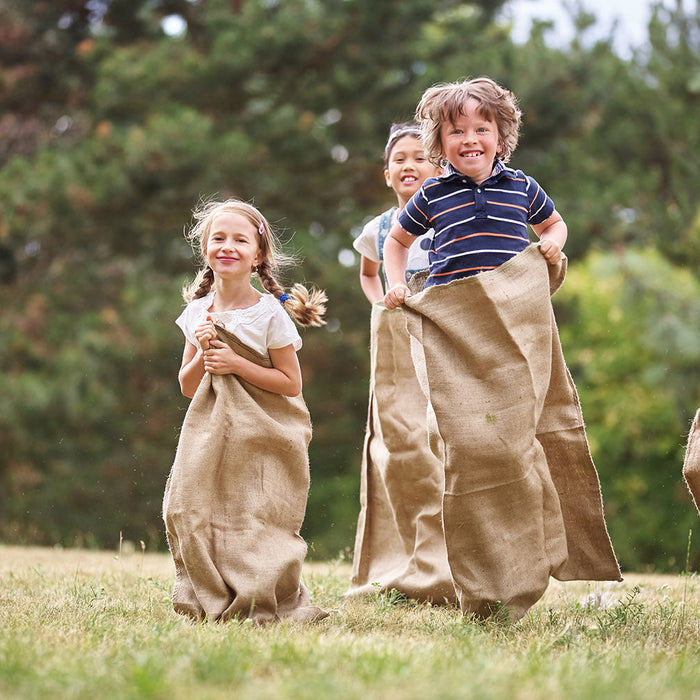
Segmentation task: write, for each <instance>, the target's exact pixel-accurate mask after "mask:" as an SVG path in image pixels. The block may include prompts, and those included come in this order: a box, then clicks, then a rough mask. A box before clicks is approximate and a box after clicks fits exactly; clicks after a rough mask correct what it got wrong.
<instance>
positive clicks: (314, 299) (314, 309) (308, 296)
mask: <svg viewBox="0 0 700 700" xmlns="http://www.w3.org/2000/svg"><path fill="white" fill-rule="evenodd" d="M258 276H259V277H260V282H261V283H262V286H263V287H265V289H266V290H267V291H268V292H270V294H272V295H273V296H275V297H276V298H277V299H279V300H280V302H281V303H282V305H283V306H284V308H285V309H286V310H287V313H289V315H290V316H291V317H292V318H293V319H294V320H295V321H296V322H297V323H298V324H299V325H300V326H324V325H325V324H326V322H325V321H324V320H323V315H324V314H325V313H326V301H327V297H326V293H325V292H323V291H321V290H320V289H313V290H311V291H309V290H308V289H307V288H306V287H304V285H302V284H295V285H294V286H293V287H292V288H291V289H290V290H289V293H285V291H284V288H283V287H282V286H281V285H280V283H279V282H278V281H277V280H276V279H275V278H274V276H273V274H272V269H271V267H270V263H269V262H267V260H265V261H263V262H262V263H260V265H258Z"/></svg>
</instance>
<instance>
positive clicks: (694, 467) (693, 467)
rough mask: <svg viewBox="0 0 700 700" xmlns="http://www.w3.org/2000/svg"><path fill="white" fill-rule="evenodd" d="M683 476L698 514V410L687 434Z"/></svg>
mask: <svg viewBox="0 0 700 700" xmlns="http://www.w3.org/2000/svg"><path fill="white" fill-rule="evenodd" d="M683 476H684V477H685V483H686V484H687V485H688V489H689V490H690V494H691V496H692V497H693V501H694V503H695V507H696V508H697V509H698V512H700V409H698V411H697V413H696V414H695V418H694V419H693V425H692V426H691V427H690V433H689V434H688V443H687V446H686V448H685V459H684V460H683Z"/></svg>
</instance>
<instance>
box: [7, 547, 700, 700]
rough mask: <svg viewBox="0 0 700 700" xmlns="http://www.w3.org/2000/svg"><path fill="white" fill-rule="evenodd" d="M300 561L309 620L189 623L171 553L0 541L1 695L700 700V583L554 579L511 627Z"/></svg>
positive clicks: (687, 578) (687, 579) (174, 699)
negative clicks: (315, 617)
mask: <svg viewBox="0 0 700 700" xmlns="http://www.w3.org/2000/svg"><path fill="white" fill-rule="evenodd" d="M349 573H350V567H349V565H348V563H347V562H343V561H336V562H330V563H325V564H319V563H309V564H307V566H306V568H305V580H306V583H307V585H308V586H309V588H310V589H311V593H312V600H313V602H314V603H315V604H318V605H321V606H323V607H325V608H328V609H333V610H335V611H336V612H334V613H333V614H332V615H331V617H330V618H328V619H326V620H324V621H322V622H320V623H317V624H315V625H310V626H302V625H298V624H291V623H283V624H279V625H276V626H270V627H267V628H264V629H259V628H255V627H253V626H252V625H249V624H246V623H243V624H239V623H230V624H195V623H192V622H189V621H187V620H186V619H184V618H182V617H179V616H177V615H175V614H174V613H173V612H172V610H171V606H170V587H171V585H172V580H173V571H172V564H171V561H170V558H169V556H168V555H167V554H148V553H143V552H141V551H128V552H124V551H123V552H122V553H121V554H115V553H107V552H89V551H79V550H72V551H68V550H67V551H61V550H50V549H24V548H14V547H2V546H0V697H2V698H12V699H14V698H22V699H23V700H24V699H26V698H29V699H31V698H46V697H57V698H142V697H143V698H167V699H168V700H178V699H179V698H232V697H235V698H262V699H266V698H270V699H272V698H275V699H277V698H314V699H316V698H332V699H333V700H345V699H346V698H349V699H355V698H357V699H361V700H368V698H382V699H385V698H386V699H388V700H393V699H403V698H416V699H417V698H441V699H442V698H447V699H449V698H455V699H456V698H594V699H595V700H603V699H607V698H654V700H656V699H658V698H679V699H680V698H684V699H685V698H700V581H699V580H698V578H697V577H696V576H695V575H694V574H691V575H682V576H661V575H658V576H657V575H651V574H650V575H626V576H625V581H623V582H622V583H619V584H595V583H586V582H575V583H560V582H557V581H552V583H551V585H550V588H549V590H548V591H547V594H546V595H545V597H544V599H543V600H542V601H541V602H540V603H538V604H537V605H536V606H535V607H534V608H533V609H532V610H531V612H530V614H529V615H528V616H527V617H526V618H524V619H523V620H522V621H521V622H520V623H519V624H518V625H516V626H509V625H504V624H498V623H475V622H472V621H465V620H464V619H463V618H462V617H461V615H460V614H459V612H458V610H457V609H455V608H453V607H433V606H429V605H419V604H416V603H413V602H411V601H406V600H404V599H403V598H402V597H401V596H398V595H396V594H388V595H380V594H376V595H374V596H372V597H370V598H367V599H361V600H357V599H345V598H344V596H343V594H344V592H345V590H346V588H347V585H348V579H349Z"/></svg>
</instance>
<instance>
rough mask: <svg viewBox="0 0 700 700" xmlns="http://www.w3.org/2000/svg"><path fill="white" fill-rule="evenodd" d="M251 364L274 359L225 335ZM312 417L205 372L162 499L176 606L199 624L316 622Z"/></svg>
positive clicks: (299, 401)
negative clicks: (309, 563) (304, 577)
mask: <svg viewBox="0 0 700 700" xmlns="http://www.w3.org/2000/svg"><path fill="white" fill-rule="evenodd" d="M218 335H219V339H220V340H222V341H223V342H226V343H228V344H229V345H231V347H233V348H234V350H236V352H237V353H238V354H240V355H242V356H244V357H246V358H248V359H250V360H252V361H253V362H257V363H258V364H261V365H264V366H271V364H270V360H269V358H268V357H267V356H262V355H260V354H258V353H256V352H255V351H254V350H252V349H250V348H248V347H247V346H245V345H242V344H241V343H240V342H239V341H238V340H237V339H236V338H235V336H233V335H231V334H230V333H227V332H226V331H225V330H223V329H218ZM310 439H311V424H310V420H309V413H308V410H307V408H306V405H305V403H304V400H303V398H302V397H301V395H299V396H296V397H294V398H289V397H286V396H281V395H280V394H274V393H272V392H269V391H264V390H262V389H259V388H257V387H255V386H253V385H252V384H249V383H247V382H245V381H244V380H242V379H240V378H239V377H237V376H235V375H222V376H216V375H211V374H209V373H207V374H205V376H204V378H203V379H202V382H201V383H200V385H199V388H198V389H197V392H196V394H195V396H194V397H193V399H192V402H191V404H190V406H189V409H188V411H187V414H186V416H185V420H184V423H183V426H182V430H181V434H180V440H179V443H178V447H177V453H176V455H175V462H174V464H173V467H172V470H171V473H170V476H169V478H168V482H167V485H166V490H165V497H164V501H163V518H164V520H165V526H166V532H167V538H168V544H169V546H170V551H171V554H172V556H173V560H174V562H175V586H174V589H173V605H174V607H175V610H177V611H178V612H180V613H183V614H186V615H189V616H192V617H194V618H198V619H202V618H206V619H208V620H212V621H213V620H226V619H229V618H232V617H238V618H246V617H250V618H253V620H254V621H255V622H259V623H266V622H271V621H275V620H277V619H279V618H283V617H292V618H295V619H302V620H303V619H309V618H315V617H317V616H318V614H319V612H322V611H319V609H318V608H312V607H310V606H309V604H308V601H309V596H308V592H307V590H306V588H305V587H304V585H303V584H302V582H301V567H302V563H303V561H304V557H305V555H306V543H305V542H304V540H303V539H302V538H301V537H300V535H299V529H300V527H301V524H302V521H303V518H304V512H305V509H306V499H307V492H308V487H309V463H308V452H307V449H308V444H309V440H310Z"/></svg>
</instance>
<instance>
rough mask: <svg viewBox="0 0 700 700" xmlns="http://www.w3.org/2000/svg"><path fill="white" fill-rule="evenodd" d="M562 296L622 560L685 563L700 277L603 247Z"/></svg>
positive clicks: (699, 378)
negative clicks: (686, 468) (687, 453)
mask: <svg viewBox="0 0 700 700" xmlns="http://www.w3.org/2000/svg"><path fill="white" fill-rule="evenodd" d="M554 303H555V309H556V312H557V317H558V319H559V322H560V326H561V331H560V334H561V340H562V345H563V348H564V354H565V356H566V358H567V361H568V364H569V368H570V370H571V372H572V375H573V377H574V381H575V382H576V385H577V388H578V390H579V394H580V398H581V404H582V407H583V415H584V418H585V419H586V424H587V433H588V438H589V442H590V445H591V452H592V454H593V459H594V461H595V463H596V466H597V468H598V471H599V474H600V479H601V483H602V489H603V498H604V503H605V510H606V514H607V521H608V527H609V529H610V532H611V536H612V540H613V544H614V546H615V549H616V551H617V554H618V556H619V557H620V558H621V563H622V565H623V568H624V569H626V570H633V571H634V570H639V569H641V568H644V567H645V566H652V567H656V568H658V569H662V570H663V569H667V568H671V569H679V568H680V567H682V566H683V565H684V564H685V552H686V540H687V534H688V530H689V529H691V528H692V527H693V526H694V524H695V522H696V521H697V514H696V513H695V512H694V509H693V507H692V503H691V500H690V495H689V493H688V490H687V488H686V486H685V484H684V482H683V478H682V474H681V465H682V464H683V453H684V442H685V435H687V431H688V428H689V427H690V421H691V420H692V417H693V415H694V412H695V409H696V407H697V406H698V405H699V402H700V283H699V282H698V280H697V278H696V277H695V276H694V275H693V274H692V273H691V272H690V271H689V270H687V269H684V268H678V267H674V266H673V265H672V264H671V263H669V262H668V261H666V260H664V258H662V257H661V255H660V254H659V253H657V252H654V251H653V250H634V249H631V250H621V251H618V252H617V253H602V252H596V253H592V254H591V255H589V257H588V258H587V259H586V260H585V261H583V262H580V263H578V264H575V265H573V266H572V267H571V268H570V270H569V274H568V275H567V279H566V282H565V284H564V285H563V287H562V288H561V290H560V291H559V292H557V294H556V296H555V297H554ZM691 563H693V564H694V565H695V566H697V563H698V561H697V556H696V557H695V558H694V561H693V562H691Z"/></svg>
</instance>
